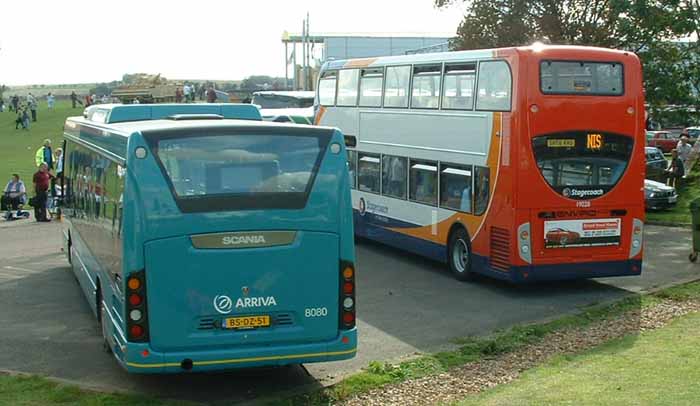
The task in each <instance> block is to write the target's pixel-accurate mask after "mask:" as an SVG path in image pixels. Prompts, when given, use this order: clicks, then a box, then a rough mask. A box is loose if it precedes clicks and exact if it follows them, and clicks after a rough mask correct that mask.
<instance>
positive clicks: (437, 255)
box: [353, 210, 642, 283]
mask: <svg viewBox="0 0 700 406" xmlns="http://www.w3.org/2000/svg"><path fill="white" fill-rule="evenodd" d="M353 215H354V218H355V234H356V235H358V236H360V237H364V238H368V239H371V240H375V241H378V242H381V243H383V244H386V245H389V246H392V247H395V248H398V249H401V250H405V251H410V252H413V253H415V254H418V255H421V256H424V257H427V258H430V259H433V260H436V261H439V262H443V263H446V262H447V246H445V245H441V244H437V243H434V242H432V241H428V240H424V239H422V238H417V237H413V236H410V235H406V234H403V233H400V232H397V231H393V230H390V229H387V228H385V227H395V228H396V227H402V226H401V225H400V224H410V223H405V222H402V221H400V220H393V219H388V218H386V217H383V216H381V217H379V218H380V219H381V220H380V221H382V225H378V224H376V222H377V216H374V215H371V214H369V213H365V215H364V216H362V215H360V214H359V212H358V211H357V210H353ZM385 219H388V220H385ZM384 224H386V226H384ZM403 227H407V226H405V225H404V226H403ZM411 227H420V226H419V225H411ZM472 271H474V272H476V273H478V274H481V275H485V276H488V277H491V278H496V279H500V280H504V281H509V282H515V283H532V282H542V281H555V280H556V281H561V280H572V279H584V278H604V277H610V276H627V275H629V276H633V275H640V274H641V272H642V261H641V260H623V261H601V262H582V263H563V264H550V265H529V266H511V267H510V268H509V269H508V270H507V271H501V270H497V269H494V268H492V267H491V265H490V261H489V257H487V256H483V255H477V254H474V253H472Z"/></svg>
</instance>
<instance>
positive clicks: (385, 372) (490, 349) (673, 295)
mask: <svg viewBox="0 0 700 406" xmlns="http://www.w3.org/2000/svg"><path fill="white" fill-rule="evenodd" d="M690 298H700V282H693V283H690V284H685V285H680V286H676V287H672V288H668V289H665V290H663V291H660V292H657V293H654V294H647V295H635V296H629V297H627V298H624V299H622V300H620V301H617V302H614V303H611V304H604V305H595V306H590V307H586V308H583V309H582V311H581V312H580V313H578V314H574V315H568V316H564V317H561V318H558V319H556V320H553V321H549V322H545V323H540V324H529V325H521V326H515V327H512V328H510V329H508V330H505V331H499V332H496V333H494V334H492V335H490V336H487V337H468V338H465V339H461V340H458V341H457V344H459V348H458V349H457V350H454V351H446V352H439V353H435V354H426V355H422V356H420V357H418V358H415V359H412V360H409V361H405V362H401V363H399V364H389V363H381V362H376V361H374V362H371V363H370V364H369V366H368V367H367V368H366V369H365V370H364V371H362V372H360V373H357V374H355V375H351V376H349V377H347V378H345V379H344V380H342V381H341V382H339V383H337V384H335V385H333V386H330V387H327V388H323V389H321V390H317V391H314V392H311V393H306V394H300V395H294V396H291V397H289V398H286V399H279V398H278V399H274V400H269V401H268V402H267V404H268V405H290V406H296V405H327V404H329V403H333V402H336V401H340V400H343V399H347V398H349V397H351V396H353V395H357V394H360V393H364V392H367V391H369V390H371V389H375V388H379V387H381V386H384V385H387V384H393V383H399V382H403V381H406V380H409V379H415V378H420V377H423V376H427V375H434V374H439V373H441V372H445V371H447V370H449V369H451V368H454V367H457V366H460V365H464V364H466V363H469V362H473V361H478V360H480V359H484V358H488V357H493V356H496V355H499V354H503V353H506V352H510V351H514V350H517V349H518V348H522V347H524V346H525V345H528V344H531V343H534V342H537V341H539V340H541V339H542V338H543V337H544V336H545V335H547V334H549V333H552V332H554V331H557V330H561V329H565V328H580V327H585V326H587V325H590V324H591V323H594V322H598V321H602V320H606V319H610V318H613V317H615V316H618V315H620V314H623V313H626V312H628V311H632V310H635V309H640V308H643V307H648V306H652V305H654V304H656V303H659V302H660V301H661V300H663V299H673V300H688V299H690Z"/></svg>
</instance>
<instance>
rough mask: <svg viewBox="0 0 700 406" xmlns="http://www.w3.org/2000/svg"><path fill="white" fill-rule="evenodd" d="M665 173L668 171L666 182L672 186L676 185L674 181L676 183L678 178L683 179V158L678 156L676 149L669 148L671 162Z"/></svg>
mask: <svg viewBox="0 0 700 406" xmlns="http://www.w3.org/2000/svg"><path fill="white" fill-rule="evenodd" d="M666 173H668V184H669V186H673V187H676V183H678V181H679V179H683V175H685V168H684V167H683V160H682V159H680V158H679V157H678V150H677V149H673V150H671V162H670V163H669V164H668V169H666ZM679 186H680V185H679Z"/></svg>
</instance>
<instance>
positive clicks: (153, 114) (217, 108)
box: [83, 103, 262, 124]
mask: <svg viewBox="0 0 700 406" xmlns="http://www.w3.org/2000/svg"><path fill="white" fill-rule="evenodd" d="M183 114H185V115H186V114H216V115H220V116H222V117H223V118H229V119H238V120H262V117H261V116H260V111H259V110H258V108H257V106H254V105H252V104H232V103H208V104H203V103H196V104H195V103H193V104H99V105H94V106H90V107H88V108H86V109H85V112H84V113H83V116H84V117H85V118H87V119H88V120H90V121H93V122H96V123H103V124H112V123H122V122H126V121H143V120H157V119H161V118H166V117H170V116H174V115H183Z"/></svg>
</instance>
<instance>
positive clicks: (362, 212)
mask: <svg viewBox="0 0 700 406" xmlns="http://www.w3.org/2000/svg"><path fill="white" fill-rule="evenodd" d="M366 211H367V204H365V198H364V197H361V198H360V215H361V216H364V215H365V212H366Z"/></svg>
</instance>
